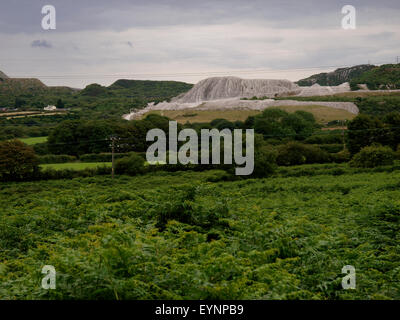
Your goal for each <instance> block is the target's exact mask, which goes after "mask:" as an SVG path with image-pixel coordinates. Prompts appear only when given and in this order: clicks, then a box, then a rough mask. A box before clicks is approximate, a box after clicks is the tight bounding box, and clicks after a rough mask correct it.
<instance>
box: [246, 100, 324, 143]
mask: <svg viewBox="0 0 400 320" xmlns="http://www.w3.org/2000/svg"><path fill="white" fill-rule="evenodd" d="M244 126H245V127H246V128H254V131H255V132H256V133H260V134H262V135H263V136H264V138H265V139H268V138H277V139H283V138H285V137H291V138H293V139H295V140H304V139H306V138H307V137H310V136H311V135H312V133H313V131H314V129H315V127H316V121H315V118H314V116H313V115H312V113H309V112H305V111H296V112H294V113H288V112H286V111H284V110H281V109H277V108H267V109H265V110H264V111H263V112H262V113H261V114H259V115H256V116H251V117H249V118H248V119H247V120H246V121H245V123H244Z"/></svg>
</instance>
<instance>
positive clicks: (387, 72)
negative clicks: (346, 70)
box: [350, 64, 400, 90]
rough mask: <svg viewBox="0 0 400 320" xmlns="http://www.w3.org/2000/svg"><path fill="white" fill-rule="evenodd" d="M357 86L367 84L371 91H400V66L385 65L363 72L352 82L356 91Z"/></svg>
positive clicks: (351, 84)
mask: <svg viewBox="0 0 400 320" xmlns="http://www.w3.org/2000/svg"><path fill="white" fill-rule="evenodd" d="M357 84H366V85H367V87H368V89H370V90H378V89H384V90H386V89H400V64H384V65H382V66H379V67H375V68H373V69H371V70H368V71H366V72H363V73H362V74H360V75H359V76H358V77H355V78H353V79H352V80H351V81H350V86H351V87H352V88H354V89H356V88H357Z"/></svg>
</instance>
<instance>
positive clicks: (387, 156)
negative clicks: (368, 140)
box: [350, 145, 395, 168]
mask: <svg viewBox="0 0 400 320" xmlns="http://www.w3.org/2000/svg"><path fill="white" fill-rule="evenodd" d="M394 158H395V153H394V152H393V150H392V149H391V148H389V147H383V146H376V145H373V146H369V147H364V148H362V149H361V151H360V152H359V153H357V154H355V155H354V156H353V158H352V159H351V161H350V166H352V167H356V168H374V167H378V166H384V165H391V164H393V161H394Z"/></svg>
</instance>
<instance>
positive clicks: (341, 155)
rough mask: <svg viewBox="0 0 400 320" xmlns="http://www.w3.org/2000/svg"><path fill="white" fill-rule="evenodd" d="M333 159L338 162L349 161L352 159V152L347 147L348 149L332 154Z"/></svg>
mask: <svg viewBox="0 0 400 320" xmlns="http://www.w3.org/2000/svg"><path fill="white" fill-rule="evenodd" d="M331 159H332V161H333V162H336V163H343V162H348V161H350V159H351V154H350V152H349V151H348V150H347V149H346V150H342V151H340V152H337V153H334V154H331Z"/></svg>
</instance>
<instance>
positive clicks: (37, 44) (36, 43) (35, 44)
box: [31, 40, 53, 48]
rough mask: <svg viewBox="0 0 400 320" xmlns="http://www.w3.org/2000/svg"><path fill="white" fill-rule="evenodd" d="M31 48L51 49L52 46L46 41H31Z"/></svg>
mask: <svg viewBox="0 0 400 320" xmlns="http://www.w3.org/2000/svg"><path fill="white" fill-rule="evenodd" d="M31 47H32V48H52V47H53V45H52V44H51V42H48V41H46V40H33V41H32V43H31Z"/></svg>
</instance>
